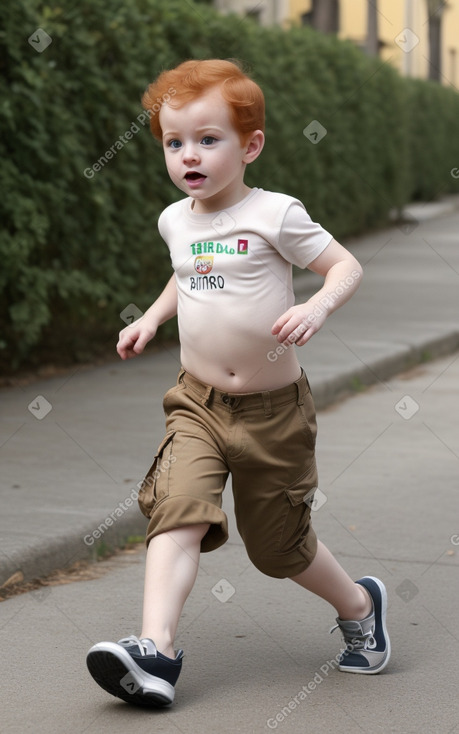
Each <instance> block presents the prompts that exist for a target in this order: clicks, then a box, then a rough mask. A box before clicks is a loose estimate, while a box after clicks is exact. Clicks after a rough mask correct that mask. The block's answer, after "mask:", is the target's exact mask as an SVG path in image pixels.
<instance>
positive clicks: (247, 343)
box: [180, 314, 301, 393]
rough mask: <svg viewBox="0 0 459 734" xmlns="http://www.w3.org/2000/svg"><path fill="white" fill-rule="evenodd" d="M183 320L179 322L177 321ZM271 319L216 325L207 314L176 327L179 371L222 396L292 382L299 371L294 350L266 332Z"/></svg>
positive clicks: (252, 319)
mask: <svg viewBox="0 0 459 734" xmlns="http://www.w3.org/2000/svg"><path fill="white" fill-rule="evenodd" d="M182 321H183V320H182ZM274 321H275V318H272V315H271V314H269V315H268V318H266V314H259V315H258V316H257V317H256V319H254V318H253V317H252V318H251V319H250V318H247V319H245V320H244V319H242V318H239V322H237V321H235V320H234V319H231V317H230V318H225V319H224V322H223V323H222V322H220V320H219V319H218V317H217V318H213V315H210V314H209V317H208V318H207V319H206V323H205V324H197V323H196V322H195V323H192V324H191V325H190V327H191V328H188V321H187V328H184V325H183V323H182V328H181V329H180V342H181V347H182V351H181V360H182V365H183V367H184V368H185V369H186V370H188V372H190V373H191V374H192V375H193V376H194V377H196V378H197V379H198V380H200V381H201V382H204V383H205V384H207V385H212V386H213V387H216V388H218V389H219V390H224V391H226V392H235V393H244V392H258V391H260V390H275V389H277V388H280V387H284V386H285V385H289V384H291V383H292V382H294V381H295V380H297V379H298V378H299V376H300V374H301V368H300V365H299V362H298V359H297V356H296V353H295V347H294V346H289V345H281V344H279V342H278V341H277V338H276V337H274V336H273V335H272V334H271V328H272V325H273V323H274Z"/></svg>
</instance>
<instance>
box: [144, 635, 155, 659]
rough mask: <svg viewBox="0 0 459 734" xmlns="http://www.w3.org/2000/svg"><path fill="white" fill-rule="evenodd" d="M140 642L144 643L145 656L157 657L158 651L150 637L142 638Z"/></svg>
mask: <svg viewBox="0 0 459 734" xmlns="http://www.w3.org/2000/svg"><path fill="white" fill-rule="evenodd" d="M140 642H141V643H142V647H143V648H144V650H145V655H154V656H155V657H156V656H157V654H158V651H157V649H156V645H155V643H154V642H153V640H150V638H149V637H142V639H141V640H140Z"/></svg>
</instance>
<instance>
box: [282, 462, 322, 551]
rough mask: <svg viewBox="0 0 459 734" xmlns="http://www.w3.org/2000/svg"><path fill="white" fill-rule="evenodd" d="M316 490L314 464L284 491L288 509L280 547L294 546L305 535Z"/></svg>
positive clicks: (315, 469)
mask: <svg viewBox="0 0 459 734" xmlns="http://www.w3.org/2000/svg"><path fill="white" fill-rule="evenodd" d="M316 490H317V468H316V464H315V462H314V463H313V464H312V466H311V467H310V468H309V469H308V471H307V472H305V473H304V474H303V475H302V476H301V477H299V478H298V479H297V480H296V481H295V482H294V483H293V484H290V485H289V486H288V487H285V489H284V492H285V494H286V496H287V499H288V501H289V508H288V512H287V517H286V518H285V523H284V527H283V530H282V537H281V546H291V545H296V544H298V543H299V542H300V541H301V540H302V539H303V538H304V537H305V536H306V535H307V532H308V529H309V516H310V514H311V504H312V501H313V499H314V493H315V491H316Z"/></svg>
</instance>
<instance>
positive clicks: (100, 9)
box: [0, 0, 459, 371]
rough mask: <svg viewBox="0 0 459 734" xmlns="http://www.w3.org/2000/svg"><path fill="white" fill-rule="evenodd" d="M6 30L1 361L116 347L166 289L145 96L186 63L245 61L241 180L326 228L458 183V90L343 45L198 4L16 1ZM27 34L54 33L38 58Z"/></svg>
mask: <svg viewBox="0 0 459 734" xmlns="http://www.w3.org/2000/svg"><path fill="white" fill-rule="evenodd" d="M0 28H2V31H1V33H0V67H1V81H0V92H1V94H0V99H1V102H0V140H1V143H0V146H1V147H0V155H1V168H0V210H1V219H2V226H3V229H2V232H1V239H0V258H1V267H0V293H1V295H0V305H1V309H0V314H1V315H0V366H1V368H2V371H14V370H15V369H17V368H18V366H20V365H37V364H40V363H43V362H46V361H55V362H56V361H59V362H73V361H75V360H85V359H90V358H92V357H93V356H95V355H97V354H99V353H101V352H103V351H104V350H106V349H107V345H108V344H109V345H110V346H111V347H113V348H114V342H115V340H116V334H117V332H118V331H119V329H120V328H122V327H123V326H124V323H123V321H122V320H121V318H120V312H121V311H122V310H123V309H124V308H125V307H126V306H127V305H128V304H130V303H135V304H136V306H137V307H138V308H140V309H141V310H143V309H145V308H146V307H148V305H149V304H150V303H151V302H152V300H154V298H155V297H156V296H157V295H158V294H159V292H160V291H161V289H162V287H163V285H164V283H165V281H166V279H167V277H168V274H169V272H170V263H169V257H168V253H167V249H166V247H165V245H164V243H162V242H161V240H160V238H159V235H158V234H157V230H156V222H157V218H158V216H159V214H160V212H161V211H162V209H163V208H164V207H165V206H166V205H167V204H169V203H170V202H171V201H173V200H175V199H177V198H180V196H182V194H181V193H180V192H178V191H176V189H175V187H174V186H173V185H172V184H171V183H170V182H169V180H168V177H167V174H166V172H165V167H164V163H163V157H162V152H161V149H160V146H158V144H157V143H155V142H154V141H153V139H152V137H151V135H150V133H149V130H148V126H147V125H146V118H143V119H142V117H139V116H142V108H141V105H140V97H141V95H142V92H143V90H144V88H145V87H146V85H147V84H148V83H149V82H150V81H152V79H153V78H154V77H155V76H156V75H157V74H158V73H159V72H160V71H161V70H162V69H163V68H167V67H170V66H172V65H175V64H177V63H179V62H181V61H183V60H185V59H187V58H209V57H220V58H238V59H240V60H241V61H242V62H243V63H244V64H245V65H246V67H247V69H248V71H249V72H250V73H251V74H252V75H253V76H254V78H255V79H256V80H257V81H258V82H259V83H260V85H261V86H262V88H263V89H264V91H265V94H266V100H267V130H266V132H267V143H266V147H265V150H264V152H263V155H262V156H261V158H260V159H259V160H258V161H257V162H256V163H254V164H253V166H252V167H251V168H250V169H249V172H248V178H247V182H248V183H249V184H250V185H258V186H262V187H263V188H265V189H271V190H276V191H284V192H286V193H289V194H291V195H293V196H297V197H299V198H300V199H302V200H303V201H304V203H305V204H306V206H307V208H308V210H309V211H310V213H311V215H312V216H313V218H315V219H317V220H318V221H320V222H322V223H323V225H324V226H325V227H327V228H328V229H330V230H331V231H332V232H333V233H334V234H335V236H336V237H337V238H343V237H345V236H347V235H350V234H355V233H357V232H359V231H362V230H364V229H368V228H370V227H375V226H378V225H380V224H382V223H384V222H386V221H387V214H388V212H389V211H390V210H391V209H392V208H393V207H401V206H403V205H404V204H405V203H406V202H407V201H409V200H410V199H412V198H413V197H424V198H432V197H435V196H436V195H437V194H440V193H446V192H449V191H457V190H458V182H457V180H455V179H454V178H453V177H452V176H451V175H450V170H451V169H452V168H453V167H458V166H459V140H458V136H457V134H456V129H457V119H459V95H458V94H457V93H455V92H454V91H453V90H451V89H445V88H441V87H439V86H437V85H435V84H432V83H427V82H418V81H412V80H405V79H402V78H401V77H400V76H399V75H398V74H397V73H396V72H395V71H394V70H393V69H392V68H391V67H390V66H389V65H388V64H383V63H381V61H380V60H370V59H368V58H367V57H365V56H364V55H363V54H362V53H361V52H360V51H359V50H357V49H356V48H355V47H354V46H352V44H350V43H346V42H341V41H338V40H336V39H335V38H333V37H328V36H327V37H326V36H322V35H320V34H317V33H315V32H314V31H311V30H310V29H302V28H297V29H292V30H291V31H288V32H284V31H282V30H280V29H277V28H273V29H262V28H259V27H258V26H256V25H255V24H254V23H253V22H252V21H250V20H248V19H241V18H238V17H235V16H227V17H223V16H220V15H218V14H217V13H215V12H214V11H213V10H212V9H211V8H208V7H207V6H206V5H204V4H199V3H198V4H195V5H194V4H193V3H192V0H187V2H186V3H185V2H183V1H182V0H129V2H127V0H113V2H110V3H106V2H102V0H80V2H78V3H73V2H70V0H62V1H61V2H60V3H59V6H58V7H50V6H48V5H47V4H46V3H43V2H40V0H15V2H14V3H2V4H1V5H0ZM38 28H42V29H44V30H45V31H46V33H47V34H49V36H50V37H51V39H52V43H51V44H50V45H49V46H48V47H47V48H46V49H45V50H43V51H42V52H41V53H39V52H38V50H37V48H38V47H39V44H40V43H41V41H42V38H41V36H40V34H38V35H37V33H35V31H36V30H37V29H38ZM29 36H30V37H31V40H30V42H29V41H28V38H29ZM313 120H317V121H318V122H319V123H320V124H321V125H322V126H323V128H325V129H326V132H327V134H326V136H325V137H324V138H323V139H322V140H321V141H320V142H319V143H317V144H313V143H312V142H311V141H310V140H309V139H308V138H307V137H305V135H304V134H303V130H304V129H305V128H306V127H307V126H308V124H309V123H311V122H312V121H313ZM110 148H111V149H112V152H113V154H112V156H111V157H109V158H107V160H106V162H104V161H103V160H102V162H101V164H100V169H99V170H96V169H97V166H96V167H95V168H94V164H95V163H96V162H97V161H98V160H100V159H101V156H103V155H104V154H105V152H106V151H107V150H110ZM85 171H86V175H85V173H84V172H85ZM170 328H171V327H169V331H168V327H163V335H164V336H166V337H167V336H168V335H170V334H171V333H172V332H171V331H170Z"/></svg>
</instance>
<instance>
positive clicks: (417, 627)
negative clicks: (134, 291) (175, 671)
mask: <svg viewBox="0 0 459 734" xmlns="http://www.w3.org/2000/svg"><path fill="white" fill-rule="evenodd" d="M148 364H149V360H148V359H147V360H145V365H146V366H148ZM130 369H133V370H135V372H134V373H135V374H138V372H137V370H139V369H140V368H139V367H136V368H134V367H132V368H130ZM142 369H144V367H142ZM134 373H133V374H134ZM100 374H101V375H102V374H107V372H106V371H105V370H101V371H100ZM108 374H109V372H108ZM168 378H169V375H168V374H166V370H165V371H164V374H163V373H161V379H162V380H163V381H164V383H166V382H167V380H168ZM100 379H101V383H100V384H103V380H102V376H101V378H100ZM74 384H75V383H74ZM118 384H119V382H118ZM458 385H459V353H458V352H456V353H455V354H451V355H449V356H446V357H444V358H442V359H440V360H436V361H433V362H430V363H428V364H423V365H420V366H418V367H415V368H413V369H412V370H411V371H410V372H408V373H405V374H402V375H400V376H399V377H397V378H396V379H392V380H390V381H383V382H380V383H378V384H377V385H375V386H373V387H370V388H369V389H368V390H367V391H365V392H364V393H362V394H360V395H357V396H355V397H351V398H349V399H347V400H344V401H341V402H339V403H337V404H335V405H334V406H331V407H329V408H327V409H325V410H323V411H321V412H320V413H319V439H318V461H319V468H320V489H321V493H322V494H321V503H320V506H318V508H317V510H316V511H315V512H314V524H315V527H316V530H317V531H318V534H319V536H320V537H321V538H322V540H323V541H324V542H325V543H326V544H327V545H328V546H329V547H330V549H331V550H332V551H333V552H334V553H335V554H336V555H337V557H338V558H339V560H340V561H341V563H342V564H343V565H344V566H345V567H346V568H347V569H348V571H349V572H350V573H351V574H352V575H353V576H354V577H355V578H357V577H359V576H360V575H363V574H372V575H377V576H379V577H381V578H383V579H384V581H385V583H386V585H387V588H388V593H389V612H388V628H389V632H390V635H391V639H392V645H393V657H392V660H391V663H390V665H389V667H388V668H387V669H386V671H385V672H383V673H382V674H381V675H380V676H357V675H349V674H344V673H339V672H337V671H336V670H333V665H332V664H330V662H329V661H332V660H333V659H334V658H335V656H336V655H337V653H338V650H339V645H340V641H339V638H338V636H337V634H338V633H335V635H333V636H330V635H328V630H329V628H330V627H331V626H332V624H333V623H334V615H333V610H331V609H330V608H329V607H328V605H327V604H326V603H325V602H323V601H321V600H320V599H318V598H316V597H313V596H312V595H309V594H308V593H307V592H305V591H303V590H302V589H300V588H299V587H297V586H295V585H294V584H293V583H291V582H289V581H278V580H274V579H270V578H268V577H266V576H263V575H262V574H261V573H259V572H258V571H256V569H254V568H253V566H252V565H251V564H250V563H249V561H248V559H247V556H246V553H245V550H244V547H243V545H242V543H241V540H240V538H239V537H238V535H237V532H236V530H235V527H234V519H233V517H232V515H231V524H230V527H231V538H230V541H229V542H228V543H227V544H226V545H225V546H224V547H223V548H221V549H219V550H218V551H216V552H214V553H211V554H205V555H203V556H202V564H201V569H200V572H199V575H198V579H197V583H196V586H195V588H194V590H193V592H192V595H191V597H190V599H189V600H188V602H187V605H186V607H185V614H184V617H183V619H182V621H181V624H180V628H179V636H178V640H177V643H178V645H180V646H182V647H183V648H184V650H185V655H186V657H185V661H184V668H183V672H182V675H181V678H180V680H179V685H178V688H177V695H176V700H175V702H174V704H173V707H172V708H171V709H170V710H163V711H143V710H138V709H134V708H131V707H130V706H128V705H126V704H125V703H123V702H121V701H117V700H115V699H112V698H111V697H109V696H108V695H107V694H105V693H104V692H103V691H102V690H101V689H99V687H98V686H96V685H95V684H94V683H93V681H92V679H91V678H90V677H89V674H88V673H87V672H86V668H85V663H84V658H85V654H86V651H87V649H88V648H89V647H90V646H91V645H92V644H93V643H94V642H95V641H99V640H101V639H107V638H108V639H115V640H116V639H119V638H120V637H122V636H125V635H126V634H130V633H138V632H139V623H140V610H141V600H142V584H143V568H144V551H143V549H141V550H139V551H137V552H135V553H127V554H124V555H122V556H119V557H117V558H114V559H112V560H110V561H106V562H104V564H99V565H98V568H99V569H102V568H105V569H107V572H106V573H105V575H104V576H102V577H101V578H99V579H98V580H96V581H87V582H80V583H73V584H69V585H66V586H58V587H51V588H44V589H40V590H38V591H35V592H31V593H29V594H24V595H21V596H17V597H15V598H12V599H10V600H8V601H6V602H4V603H2V604H0V630H1V638H0V639H1V646H2V655H1V660H2V671H3V675H2V697H3V701H4V703H3V706H2V716H1V726H0V729H1V731H2V732H3V731H4V732H8V734H15V733H16V732H17V733H18V734H23V732H33V733H34V734H49V733H50V732H51V733H54V732H56V733H58V734H83V733H84V734H105V733H107V734H125V732H127V731H137V730H138V731H142V732H155V733H156V732H167V733H168V734H169V733H170V734H177V733H178V734H202V732H221V734H234V732H241V733H243V734H252V732H253V733H254V734H255V733H258V732H259V733H260V734H263V733H266V732H269V731H273V730H277V731H278V732H280V733H281V734H289V733H293V734H304V732H317V733H318V734H329V732H334V731H340V732H341V733H342V734H351V733H352V734H355V732H364V733H365V734H375V733H376V732H381V733H382V734H387V733H388V732H394V733H395V734H419V732H425V731H434V732H438V734H453V733H457V732H459V706H458V696H457V659H458V655H459V644H458V643H459V633H458V626H457V609H458V606H459V584H458V582H457V579H458V571H459V569H458V565H459V545H458V543H459V493H458V486H459V424H458V420H457V415H458V410H457V407H458ZM135 393H136V387H135V385H134V386H133V385H132V384H131V386H130V387H129V388H127V387H126V388H125V393H124V395H123V398H122V399H123V400H124V401H125V404H126V407H125V410H126V413H129V412H130V411H132V409H133V404H132V401H133V396H135ZM120 399H121V396H120V395H118V400H120ZM151 400H159V398H157V396H156V394H154V395H152V397H151ZM88 404H89V403H84V404H83V405H81V406H80V407H79V408H78V410H81V416H82V418H83V415H85V414H86V411H87V409H88ZM138 404H140V401H138V402H136V400H134V405H135V406H137V405H138ZM62 409H63V408H62V407H60V408H59V410H62ZM99 409H100V408H99ZM74 410H77V407H74ZM106 410H107V411H108V413H111V411H112V408H111V407H110V403H109V402H108V404H107V406H106ZM98 415H99V414H98V412H97V409H96V408H94V412H93V413H91V415H90V416H89V417H86V419H85V425H86V431H89V430H90V427H91V425H92V422H93V420H94V419H95V418H97V416H98ZM99 419H100V420H101V421H102V420H103V421H104V425H105V426H107V425H109V420H108V419H107V416H106V415H104V416H103V417H102V416H100V418H99ZM60 421H62V422H63V423H64V417H60ZM127 422H128V423H129V421H127ZM141 424H142V425H140V426H139V427H138V433H137V434H136V436H135V437H132V436H131V438H130V439H129V445H130V446H131V447H135V446H136V445H137V443H136V441H138V440H139V436H140V434H141V430H142V426H143V425H144V418H142V420H141ZM45 425H46V424H42V426H43V428H42V429H40V430H43V429H45ZM33 428H34V424H33V423H31V424H29V425H28V430H32V429H33ZM105 433H106V431H105ZM115 435H117V434H116V433H115V431H114V433H113V437H112V441H115ZM79 438H80V442H83V438H84V431H83V430H82V431H81V434H79ZM105 442H107V444H108V443H109V440H108V438H107V436H106V435H104V437H103V441H101V438H100V437H99V438H97V441H94V442H93V443H92V449H93V451H95V450H96V448H97V450H98V451H99V452H100V451H101V447H104V446H106V443H105ZM140 445H141V442H140ZM111 450H112V451H113V447H112V448H111ZM142 450H143V449H142V448H141V449H140V453H142ZM75 456H79V452H78V451H77V449H75ZM97 456H99V457H100V453H97ZM35 460H36V462H37V463H38V464H40V466H41V469H40V471H41V473H43V472H44V471H45V470H46V471H45V473H47V472H49V471H51V469H50V467H46V465H45V459H44V457H42V458H41V459H40V457H37V456H36V457H35ZM124 463H125V457H123V456H120V457H119V463H118V464H117V467H116V469H115V468H114V467H113V464H112V466H111V469H112V471H122V468H121V467H122V466H123V464H124ZM56 471H57V470H56ZM61 471H62V478H63V480H64V479H65V478H66V477H67V478H68V477H71V472H70V470H69V469H68V468H67V470H64V469H61ZM64 471H67V474H65V475H64ZM39 474H40V472H38V469H37V481H43V479H40V477H39ZM94 476H95V477H96V476H98V475H97V473H96V468H95V469H94ZM63 486H64V482H63ZM73 486H75V487H76V486H77V477H75V478H74V485H73ZM107 486H109V483H108V482H107ZM225 494H226V497H225V508H226V510H227V511H228V512H229V513H230V514H231V512H232V510H231V495H230V492H229V490H228V489H227V491H226V493H225ZM74 502H75V508H77V507H78V499H77V498H75V500H74ZM101 509H103V505H102V503H101ZM83 510H84V508H82V511H83ZM34 512H36V510H34ZM56 517H58V514H57V513H56ZM29 519H30V518H29ZM38 519H39V518H38ZM25 525H27V523H25ZM19 532H20V528H19ZM222 590H223V592H224V593H222ZM305 690H306V691H308V693H307V695H306V698H305V699H304V700H302V697H300V695H299V694H300V692H304V691H305ZM303 696H304V693H303ZM295 697H296V699H297V703H295Z"/></svg>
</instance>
